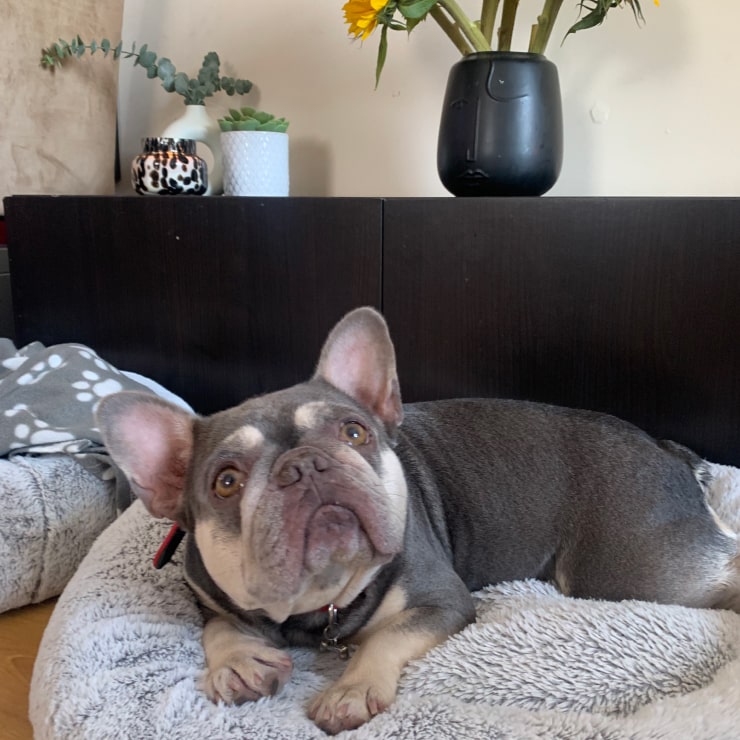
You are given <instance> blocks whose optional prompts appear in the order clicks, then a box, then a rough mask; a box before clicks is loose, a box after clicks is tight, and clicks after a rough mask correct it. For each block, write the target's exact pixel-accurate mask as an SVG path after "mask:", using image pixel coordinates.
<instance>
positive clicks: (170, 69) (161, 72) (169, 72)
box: [157, 57, 177, 80]
mask: <svg viewBox="0 0 740 740" xmlns="http://www.w3.org/2000/svg"><path fill="white" fill-rule="evenodd" d="M176 72H177V70H176V69H175V65H174V64H173V63H172V62H171V61H170V60H169V59H167V57H162V58H161V59H160V60H159V64H158V65H157V76H158V77H159V78H160V79H161V80H172V79H173V78H174V76H175V73H176Z"/></svg>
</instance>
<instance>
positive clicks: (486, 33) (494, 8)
mask: <svg viewBox="0 0 740 740" xmlns="http://www.w3.org/2000/svg"><path fill="white" fill-rule="evenodd" d="M498 5H499V0H483V7H482V8H481V14H480V32H481V33H482V34H483V37H484V38H485V40H486V41H487V42H488V44H489V46H490V44H491V39H492V38H493V27H494V25H495V23H496V14H497V13H498Z"/></svg>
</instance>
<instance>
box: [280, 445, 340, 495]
mask: <svg viewBox="0 0 740 740" xmlns="http://www.w3.org/2000/svg"><path fill="white" fill-rule="evenodd" d="M328 468H329V460H328V458H326V457H325V456H324V455H322V454H321V453H319V452H318V451H317V450H301V451H295V450H292V451H291V452H288V453H286V454H285V455H283V456H282V457H281V458H280V460H279V461H278V468H277V473H276V474H275V479H276V480H277V482H278V485H280V486H282V487H286V486H292V485H294V484H295V483H298V482H299V481H301V480H303V479H304V478H306V477H310V476H311V475H313V474H314V473H323V472H324V471H325V470H327V469H328Z"/></svg>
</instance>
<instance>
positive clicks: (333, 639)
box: [319, 604, 352, 660]
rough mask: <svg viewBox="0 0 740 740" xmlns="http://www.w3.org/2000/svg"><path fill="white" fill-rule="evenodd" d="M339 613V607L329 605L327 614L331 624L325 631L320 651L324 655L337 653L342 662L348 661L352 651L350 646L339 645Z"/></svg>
mask: <svg viewBox="0 0 740 740" xmlns="http://www.w3.org/2000/svg"><path fill="white" fill-rule="evenodd" d="M337 611H338V610H337V607H336V606H334V604H329V606H328V607H327V612H328V613H329V624H327V625H326V627H325V629H324V634H323V637H322V640H321V644H320V645H319V650H320V651H321V652H322V653H326V652H330V653H336V654H337V655H338V656H339V658H340V659H341V660H348V659H349V657H350V655H351V654H352V651H351V649H350V646H349V645H340V644H339V637H338V635H339V624H338V621H339V620H338V617H337Z"/></svg>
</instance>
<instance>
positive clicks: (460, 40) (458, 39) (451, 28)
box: [429, 5, 473, 56]
mask: <svg viewBox="0 0 740 740" xmlns="http://www.w3.org/2000/svg"><path fill="white" fill-rule="evenodd" d="M429 14H430V15H431V16H432V18H434V20H435V21H437V24H438V25H439V27H440V28H441V29H442V30H443V31H444V32H445V33H446V34H447V36H448V37H449V39H450V41H452V43H453V44H455V46H456V47H457V50H458V51H459V52H460V53H461V54H462V55H463V56H465V55H466V54H470V52H471V51H473V48H472V47H471V46H470V44H469V43H468V40H467V39H466V38H465V36H464V34H463V32H462V31H461V30H460V28H459V26H458V25H457V24H456V23H453V22H452V21H451V20H450V19H449V18H448V17H447V15H446V14H445V12H444V11H443V10H442V8H440V7H439V5H435V6H434V7H433V8H432V9H431V10H430V11H429Z"/></svg>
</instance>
